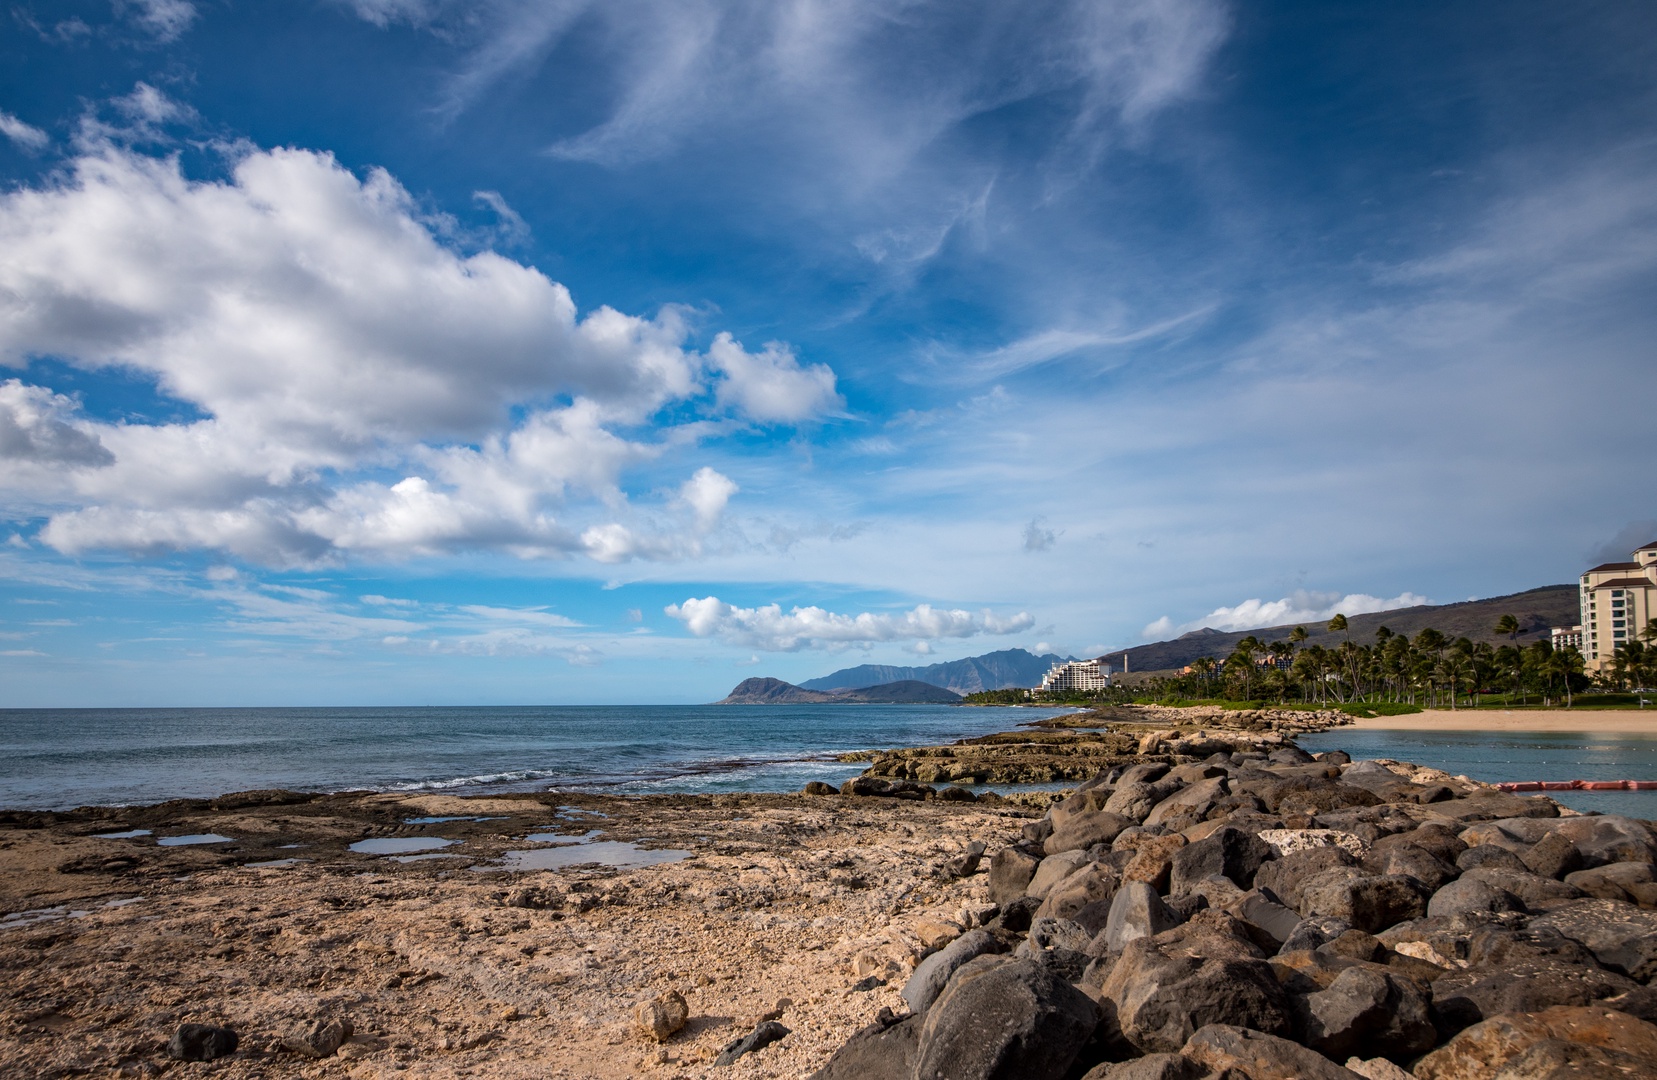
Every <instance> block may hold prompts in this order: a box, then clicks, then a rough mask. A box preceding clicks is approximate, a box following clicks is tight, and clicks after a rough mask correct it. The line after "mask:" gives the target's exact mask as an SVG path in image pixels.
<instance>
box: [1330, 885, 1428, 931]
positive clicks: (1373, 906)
mask: <svg viewBox="0 0 1657 1080" xmlns="http://www.w3.org/2000/svg"><path fill="white" fill-rule="evenodd" d="M1423 892H1424V890H1423V889H1422V887H1421V885H1420V883H1419V882H1417V881H1416V880H1415V879H1414V878H1409V877H1404V876H1402V875H1397V874H1394V875H1388V876H1386V877H1372V876H1369V875H1359V876H1356V877H1347V876H1343V875H1342V874H1341V871H1339V870H1326V871H1324V872H1323V873H1322V874H1319V875H1317V876H1316V877H1314V878H1312V879H1311V880H1309V881H1307V882H1304V883H1302V886H1301V891H1300V896H1301V902H1300V913H1301V914H1302V915H1305V916H1307V917H1311V916H1313V915H1333V916H1334V917H1335V918H1337V919H1343V920H1345V921H1346V922H1347V923H1350V924H1351V925H1352V927H1353V928H1354V929H1358V930H1363V931H1365V932H1370V933H1372V932H1374V931H1376V930H1384V929H1386V928H1387V927H1389V926H1391V925H1392V924H1393V923H1400V922H1403V921H1404V920H1405V919H1416V918H1420V917H1421V916H1422V915H1424V914H1426V911H1427V903H1426V898H1425V896H1424V895H1423Z"/></svg>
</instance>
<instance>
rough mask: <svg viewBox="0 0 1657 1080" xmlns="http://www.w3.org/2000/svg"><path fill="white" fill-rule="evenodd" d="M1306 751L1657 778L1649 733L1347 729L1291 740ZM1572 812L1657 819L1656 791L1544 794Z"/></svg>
mask: <svg viewBox="0 0 1657 1080" xmlns="http://www.w3.org/2000/svg"><path fill="white" fill-rule="evenodd" d="M1296 741H1297V742H1299V743H1300V745H1301V746H1303V747H1305V748H1306V749H1307V750H1310V751H1312V752H1313V753H1317V752H1318V751H1322V750H1345V751H1346V752H1347V753H1349V754H1351V755H1352V759H1353V760H1354V761H1356V760H1359V759H1361V758H1393V759H1396V760H1398V761H1413V762H1415V763H1417V764H1419V765H1431V766H1433V767H1434V768H1438V769H1444V770H1445V771H1447V772H1449V773H1451V774H1452V775H1457V776H1470V777H1472V778H1473V779H1474V780H1483V781H1485V782H1486V783H1496V782H1499V781H1504V780H1657V733H1653V734H1651V735H1633V734H1605V735H1574V734H1562V733H1559V732H1551V731H1547V732H1542V731H1529V732H1526V731H1507V732H1489V731H1352V730H1342V729H1340V728H1336V729H1335V730H1334V731H1326V732H1323V733H1321V734H1318V735H1305V736H1302V737H1301V738H1299V739H1298V740H1296ZM1547 794H1548V797H1549V798H1551V799H1554V800H1556V801H1557V802H1559V803H1561V804H1563V805H1565V806H1569V807H1571V808H1573V809H1576V810H1583V811H1589V810H1593V811H1598V812H1599V813H1602V814H1626V815H1628V816H1630V817H1637V818H1645V819H1647V820H1653V819H1657V791H1623V792H1587V791H1550V792H1548V793H1547Z"/></svg>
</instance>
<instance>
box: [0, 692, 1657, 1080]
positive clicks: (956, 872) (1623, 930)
mask: <svg viewBox="0 0 1657 1080" xmlns="http://www.w3.org/2000/svg"><path fill="white" fill-rule="evenodd" d="M1129 715H1130V717H1131V718H1132V719H1125V718H1124V717H1123V716H1121V715H1119V714H1115V713H1112V714H1093V715H1092V716H1091V717H1088V716H1078V717H1066V718H1061V719H1062V721H1063V722H1062V723H1060V724H1057V725H1042V726H1039V727H1034V728H1030V729H1026V730H1023V731H1019V732H1010V733H1005V734H1004V735H1002V736H993V737H990V738H989V739H985V740H969V741H967V742H965V743H962V744H956V745H954V746H952V747H947V748H914V749H911V750H905V751H897V752H893V753H890V754H882V755H875V756H874V757H873V759H872V760H871V762H870V767H869V769H868V770H867V771H866V773H865V775H864V776H862V777H859V778H857V779H856V780H854V781H851V782H848V784H847V785H845V786H844V788H843V789H842V790H843V792H844V793H841V791H836V789H833V788H828V787H826V786H824V785H812V786H811V788H810V790H811V791H813V792H817V793H815V794H801V795H728V796H653V797H637V798H611V797H600V796H591V795H569V794H555V793H549V794H541V795H516V796H507V797H500V796H496V797H490V798H467V799H463V798H455V797H449V796H429V795H427V796H410V795H387V794H366V793H356V794H343V795H326V796H313V795H303V794H296V793H291V792H254V793H245V794H242V795H239V796H228V797H225V798H222V799H218V800H211V801H204V800H179V801H175V802H172V803H163V804H159V805H157V806H151V807H134V808H119V809H115V808H86V809H82V810H77V811H70V812H64V813H56V814H39V813H20V812H13V813H4V814H0V850H3V851H4V852H5V859H4V860H3V861H0V911H4V912H5V913H7V914H6V916H5V918H4V919H0V1002H3V1006H0V1015H3V1016H4V1017H5V1019H6V1021H7V1022H6V1023H5V1024H4V1025H0V1060H4V1061H6V1062H9V1063H11V1064H10V1065H9V1066H8V1069H7V1070H5V1071H6V1074H7V1075H28V1076H39V1077H56V1076H85V1075H94V1076H149V1075H159V1074H161V1073H166V1072H172V1071H176V1070H181V1069H182V1070H185V1071H186V1072H195V1071H205V1072H210V1073H211V1074H212V1075H215V1076H224V1077H235V1078H241V1077H249V1078H251V1077H288V1076H303V1077H323V1076H329V1077H333V1076H345V1075H349V1076H352V1077H357V1078H362V1080H367V1078H377V1077H393V1076H395V1077H459V1076H480V1077H483V1076H487V1077H508V1078H511V1077H532V1076H533V1077H544V1076H559V1077H572V1078H573V1077H604V1078H609V1077H625V1076H660V1077H679V1076H684V1077H689V1076H718V1077H731V1078H743V1080H746V1078H749V1077H804V1076H815V1077H818V1078H819V1080H835V1078H841V1077H867V1078H875V1080H878V1078H883V1077H892V1078H899V1077H901V1078H905V1080H907V1078H910V1077H925V1078H928V1080H930V1078H934V1077H948V1078H950V1080H957V1078H970V1077H1007V1078H1012V1077H1019V1078H1026V1077H1028V1078H1051V1080H1080V1078H1082V1077H1084V1076H1085V1077H1086V1078H1088V1080H1102V1078H1109V1080H1199V1078H1203V1080H1288V1078H1289V1077H1305V1078H1320V1080H1322V1078H1328V1080H1337V1078H1338V1080H1351V1078H1352V1077H1356V1076H1362V1077H1368V1078H1369V1080H1399V1078H1400V1077H1403V1076H1414V1077H1417V1078H1420V1080H1474V1078H1491V1080H1495V1078H1501V1080H1529V1078H1532V1077H1536V1078H1542V1077H1547V1078H1551V1080H1564V1078H1566V1077H1588V1076H1593V1077H1599V1076H1616V1077H1647V1076H1657V1026H1653V1025H1652V1024H1651V1023H1649V1021H1651V1020H1653V1019H1657V990H1654V989H1653V988H1651V987H1650V986H1648V985H1647V984H1648V983H1650V981H1651V980H1652V979H1653V978H1654V977H1657V875H1654V873H1653V869H1654V868H1653V863H1654V861H1657V834H1654V833H1653V831H1652V826H1651V825H1650V824H1649V823H1645V822H1640V821H1634V820H1631V819H1627V818H1620V817H1613V816H1590V815H1579V814H1575V813H1573V812H1571V811H1569V810H1565V809H1563V808H1561V807H1559V806H1558V805H1557V804H1555V803H1553V802H1552V801H1550V800H1548V799H1547V798H1545V797H1538V796H1517V795H1507V794H1503V793H1500V792H1497V791H1494V790H1493V789H1491V788H1489V787H1487V786H1485V785H1481V784H1478V783H1476V782H1473V781H1470V780H1467V779H1466V778H1461V777H1452V776H1447V775H1445V774H1443V773H1441V772H1437V771H1435V770H1431V769H1423V768H1418V767H1415V766H1411V765H1407V764H1402V763H1396V762H1359V763H1351V762H1348V761H1346V760H1345V755H1342V754H1339V753H1330V754H1325V755H1321V756H1320V757H1318V758H1313V757H1311V756H1310V755H1308V754H1306V753H1304V752H1303V751H1301V750H1300V749H1299V748H1298V747H1296V746H1295V745H1294V744H1293V739H1292V736H1293V734H1294V733H1295V730H1296V728H1295V726H1296V725H1301V724H1306V725H1311V724H1319V723H1328V724H1331V725H1332V724H1334V723H1337V722H1339V721H1337V720H1334V719H1332V718H1327V717H1318V716H1312V717H1310V718H1308V717H1306V716H1304V715H1302V716H1298V717H1293V716H1291V717H1283V716H1255V717H1249V718H1235V717H1231V718H1227V717H1210V716H1207V715H1203V716H1192V715H1190V714H1180V715H1175V716H1167V715H1163V716H1147V715H1145V714H1143V713H1132V714H1129ZM1187 719H1189V720H1193V721H1196V722H1194V723H1181V722H1179V721H1182V720H1187ZM1228 719H1229V720H1234V721H1235V720H1242V721H1243V722H1242V723H1240V724H1238V725H1237V726H1235V727H1225V728H1221V727H1217V726H1216V724H1217V723H1220V722H1223V721H1226V720H1228ZM1274 725H1275V726H1274ZM1306 729H1311V728H1306ZM963 766H972V767H973V768H978V767H982V768H984V769H985V770H987V771H988V772H989V773H990V774H992V775H1018V776H1034V775H1044V776H1047V777H1050V778H1051V779H1053V780H1059V781H1064V780H1070V779H1075V780H1079V781H1080V783H1079V785H1078V786H1077V787H1075V788H1074V789H1073V790H1069V791H1064V792H1060V793H1056V796H1052V797H1054V798H1056V799H1057V801H1052V803H1051V805H1049V806H1047V807H1046V812H1045V814H1040V813H1039V812H1038V811H1037V810H1032V809H1030V808H1029V807H1028V806H1026V805H1023V804H1021V803H1020V802H1018V801H1016V800H1012V799H1004V798H998V797H994V796H981V795H975V794H974V793H973V792H972V791H970V790H968V789H966V788H965V787H962V786H959V785H958V784H951V782H952V781H958V780H967V779H969V778H972V777H975V776H977V775H978V774H977V773H976V772H972V771H965V772H963V770H962V768H961V767H963ZM932 767H938V770H937V771H930V772H929V771H928V770H929V769H931V768H932ZM1043 770H1045V772H1043ZM1083 774H1085V776H1084V775H1083ZM923 776H927V777H931V779H930V780H923V779H922V777H923ZM997 782H1002V783H1004V782H1006V781H997ZM945 785H947V786H945ZM880 796H887V797H880ZM146 830H147V832H146ZM110 834H129V835H124V836H122V835H113V836H112V835H110ZM132 834H136V835H132ZM189 834H195V835H196V836H197V837H201V836H203V835H216V836H217V837H218V839H217V840H207V841H206V842H202V843H195V844H180V845H177V846H162V845H161V844H158V843H157V842H156V838H157V837H166V838H168V839H176V838H178V837H180V836H181V835H189ZM422 838H427V839H428V841H429V840H438V841H448V843H446V844H443V846H441V847H440V848H432V849H430V850H425V851H419V852H418V853H411V854H410V855H406V856H401V857H403V858H409V859H410V860H411V861H401V862H398V861H392V860H393V859H396V858H399V856H396V855H377V854H371V853H367V852H364V851H362V850H360V848H362V847H363V846H365V845H364V841H373V842H377V843H378V844H379V846H381V847H390V848H395V847H397V846H398V843H397V842H399V841H412V842H414V843H415V844H416V845H418V844H419V843H420V842H421V841H422ZM366 846H369V847H373V846H375V845H374V844H369V845H366ZM354 848H356V849H358V850H354ZM537 853H539V854H537ZM549 853H551V854H549ZM295 860H298V861H295ZM537 860H541V862H540V863H538V862H537ZM616 860H620V861H621V862H622V863H623V865H619V866H618V865H606V862H607V861H608V862H611V863H613V862H615V861H616ZM652 861H654V862H655V864H654V865H645V864H646V863H650V862H652ZM552 863H560V864H562V865H560V866H558V867H556V868H552V867H551V864H552ZM537 865H544V866H546V867H547V868H540V869H536V868H534V867H536V866H537ZM191 1058H196V1059H204V1058H205V1059H208V1060H202V1061H197V1062H190V1061H187V1060H183V1059H191ZM19 1063H22V1064H19Z"/></svg>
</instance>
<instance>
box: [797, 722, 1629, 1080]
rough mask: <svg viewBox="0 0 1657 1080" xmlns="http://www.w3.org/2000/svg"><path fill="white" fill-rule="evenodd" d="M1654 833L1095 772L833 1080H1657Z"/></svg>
mask: <svg viewBox="0 0 1657 1080" xmlns="http://www.w3.org/2000/svg"><path fill="white" fill-rule="evenodd" d="M1654 863H1657V833H1654V832H1653V826H1652V825H1651V824H1650V823H1647V822H1642V821H1636V820H1632V819H1629V818H1626V817H1618V816H1610V815H1607V816H1590V815H1579V814H1575V813H1573V812H1571V811H1569V810H1566V809H1564V808H1561V807H1560V806H1558V805H1557V804H1556V803H1554V802H1552V801H1550V800H1549V799H1547V798H1545V797H1540V796H1535V797H1521V796H1516V795H1510V794H1504V793H1502V792H1498V791H1495V790H1494V789H1492V788H1490V787H1488V786H1485V785H1481V784H1478V783H1475V782H1473V781H1469V780H1466V779H1463V778H1456V777H1451V776H1448V775H1446V774H1444V773H1442V772H1438V771H1436V770H1431V769H1423V768H1417V767H1414V766H1410V765H1404V764H1400V763H1396V762H1357V763H1352V762H1350V761H1349V760H1348V759H1347V757H1346V755H1344V754H1340V753H1330V754H1324V755H1320V756H1317V757H1313V756H1311V755H1309V754H1307V753H1305V752H1304V751H1302V750H1300V749H1299V748H1296V747H1293V746H1287V745H1285V746H1279V747H1278V748H1276V749H1273V750H1270V751H1264V750H1246V749H1245V750H1233V751H1229V752H1226V751H1216V752H1215V753H1214V754H1213V755H1212V756H1210V757H1208V758H1207V759H1205V760H1202V761H1198V762H1187V763H1183V764H1169V763H1167V762H1163V761H1142V762H1139V763H1137V764H1133V765H1124V766H1114V767H1111V768H1109V769H1107V770H1105V771H1103V772H1100V773H1099V774H1098V775H1096V776H1094V777H1093V778H1092V779H1091V780H1089V781H1088V782H1087V783H1086V784H1084V785H1082V786H1081V788H1080V789H1079V790H1077V791H1076V792H1075V793H1074V794H1072V795H1070V796H1069V797H1068V798H1066V799H1064V800H1063V801H1062V802H1059V803H1057V804H1055V805H1053V806H1052V807H1051V808H1050V809H1049V811H1048V813H1047V815H1046V816H1045V817H1044V818H1042V819H1040V820H1038V821H1033V822H1031V823H1030V824H1029V825H1027V826H1026V827H1025V828H1024V830H1023V834H1022V839H1021V840H1020V841H1018V842H1016V843H1013V844H1010V845H1007V846H1004V847H1002V848H1000V849H998V850H995V851H993V852H992V853H991V855H990V858H989V862H988V879H989V889H990V900H991V901H992V902H993V904H994V907H993V908H986V909H985V911H984V917H983V918H982V920H981V925H979V926H977V927H976V928H973V929H971V930H969V931H967V932H965V933H962V934H961V935H960V936H958V937H956V938H955V939H954V940H953V941H949V942H947V943H946V942H939V943H938V944H939V945H940V946H941V947H939V948H938V950H937V951H936V952H933V953H932V954H931V955H929V956H927V957H926V958H925V959H923V960H922V962H921V963H920V964H919V966H918V967H917V968H916V969H915V971H914V973H913V975H912V976H911V977H910V979H909V981H908V984H907V985H906V986H905V988H904V990H903V995H902V996H903V1000H904V1003H905V1005H906V1007H907V1012H895V1011H893V1010H883V1011H882V1014H881V1016H880V1017H879V1018H878V1019H876V1021H875V1022H874V1023H872V1024H870V1025H869V1026H868V1027H866V1028H864V1029H863V1030H861V1031H859V1032H858V1033H857V1034H855V1035H854V1036H853V1037H852V1038H851V1039H850V1040H849V1041H847V1042H846V1043H845V1044H844V1046H842V1047H841V1048H840V1050H839V1051H838V1052H837V1053H836V1054H835V1055H834V1057H833V1058H832V1059H831V1060H830V1061H829V1062H828V1063H827V1064H826V1065H825V1066H824V1067H823V1068H822V1069H821V1070H820V1071H818V1072H817V1073H816V1074H814V1075H815V1077H816V1078H817V1080H839V1078H849V1077H858V1078H861V1080H883V1078H891V1080H911V1078H914V1080H942V1078H946V1077H947V1078H949V1080H975V1078H991V1077H996V1078H1008V1080H1011V1078H1014V1077H1017V1078H1020V1080H1060V1078H1085V1080H1200V1078H1207V1080H1222V1078H1223V1080H1289V1078H1295V1077H1298V1078H1302V1080H1356V1078H1358V1077H1365V1078H1368V1080H1400V1078H1404V1077H1410V1076H1413V1077H1416V1078H1419V1080H1486V1078H1488V1080H1565V1078H1567V1077H1572V1078H1577V1077H1657V1026H1654V1025H1653V1024H1652V1023H1651V1022H1650V1021H1652V1020H1654V1019H1657V988H1654V987H1652V986H1651V985H1650V984H1651V983H1652V981H1653V979H1654V978H1657V877H1654V870H1657V867H1654Z"/></svg>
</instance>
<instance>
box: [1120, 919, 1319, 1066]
mask: <svg viewBox="0 0 1657 1080" xmlns="http://www.w3.org/2000/svg"><path fill="white" fill-rule="evenodd" d="M1099 993H1100V1005H1101V1008H1102V1009H1103V1011H1104V1013H1105V1023H1106V1024H1107V1025H1108V1026H1109V1027H1110V1028H1111V1029H1112V1030H1110V1031H1108V1032H1107V1034H1108V1035H1109V1036H1110V1037H1111V1038H1112V1040H1113V1041H1115V1040H1116V1039H1118V1038H1119V1039H1120V1040H1121V1041H1124V1042H1126V1043H1128V1044H1129V1045H1131V1046H1132V1047H1133V1048H1134V1049H1136V1050H1138V1051H1139V1052H1140V1053H1147V1054H1149V1053H1158V1052H1164V1053H1171V1052H1173V1051H1175V1050H1178V1049H1179V1048H1180V1047H1182V1046H1184V1045H1185V1040H1187V1039H1189V1038H1190V1037H1191V1035H1192V1033H1194V1032H1195V1031H1196V1030H1197V1029H1198V1028H1201V1027H1203V1026H1205V1025H1208V1024H1216V1023H1221V1024H1224V1023H1230V1024H1237V1025H1239V1026H1242V1027H1248V1028H1253V1029H1254V1030H1256V1031H1265V1032H1268V1033H1272V1034H1285V1035H1286V1034H1288V1033H1289V1032H1290V1029H1291V1027H1292V1022H1291V1018H1290V1011H1289V1001H1288V997H1287V995H1286V994H1285V993H1284V991H1283V988H1282V987H1281V986H1279V985H1278V982H1277V980H1276V978H1274V977H1273V975H1272V970H1271V967H1270V966H1269V965H1267V964H1266V963H1264V962H1263V961H1259V960H1215V959H1199V958H1197V957H1194V956H1170V955H1168V953H1166V952H1164V951H1163V950H1162V948H1161V947H1160V946H1159V945H1158V944H1157V942H1156V941H1155V940H1153V939H1150V938H1141V939H1139V940H1138V941H1131V942H1129V943H1128V945H1127V947H1126V948H1124V949H1123V950H1122V955H1121V956H1120V957H1119V958H1118V959H1117V961H1116V963H1115V964H1114V965H1112V967H1111V970H1110V974H1109V976H1107V977H1106V979H1105V980H1104V984H1103V986H1101V988H1100V992H1099Z"/></svg>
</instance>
